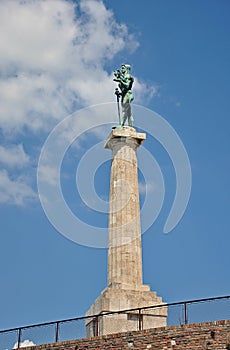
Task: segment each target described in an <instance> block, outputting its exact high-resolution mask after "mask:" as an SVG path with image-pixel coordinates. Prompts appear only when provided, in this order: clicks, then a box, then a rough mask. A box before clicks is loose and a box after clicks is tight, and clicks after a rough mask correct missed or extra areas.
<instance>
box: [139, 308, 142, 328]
mask: <svg viewBox="0 0 230 350" xmlns="http://www.w3.org/2000/svg"><path fill="white" fill-rule="evenodd" d="M138 326H139V331H142V328H143V324H142V314H141V309H139V310H138Z"/></svg>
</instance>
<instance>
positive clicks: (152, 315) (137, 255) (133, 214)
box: [86, 127, 167, 337]
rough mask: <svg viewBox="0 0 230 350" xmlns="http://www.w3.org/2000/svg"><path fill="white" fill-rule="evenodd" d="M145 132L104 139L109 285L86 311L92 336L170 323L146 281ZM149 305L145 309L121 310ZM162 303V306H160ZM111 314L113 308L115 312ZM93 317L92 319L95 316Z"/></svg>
mask: <svg viewBox="0 0 230 350" xmlns="http://www.w3.org/2000/svg"><path fill="white" fill-rule="evenodd" d="M145 138H146V135H145V134H143V133H138V132H136V130H135V129H134V128H131V127H122V128H116V129H113V130H112V132H111V134H110V135H109V137H108V139H107V140H106V142H105V148H109V149H110V150H111V151H112V157H113V159H112V165H111V177H110V213H109V233H108V234H109V240H108V242H109V250H108V286H107V287H106V288H105V289H104V290H103V291H102V292H101V295H100V296H99V297H98V298H97V299H96V300H95V302H94V304H93V305H92V306H91V307H90V309H89V310H88V312H87V313H86V315H87V316H88V318H87V319H86V333H87V336H88V337H92V336H94V335H104V334H110V333H119V332H125V331H133V330H138V329H140V326H141V328H142V329H147V328H154V327H162V326H165V325H166V318H167V306H164V303H162V298H161V297H159V296H157V293H156V292H151V291H150V286H149V285H144V284H143V282H142V247H141V228H140V203H139V192H138V168H137V157H136V151H137V149H138V147H139V146H140V145H141V143H142V142H143V141H144V140H145ZM154 305H157V306H160V307H157V308H153V309H151V308H150V309H145V310H144V312H143V313H141V311H139V310H132V311H128V312H124V313H120V312H119V311H122V310H128V309H129V310H130V309H136V308H144V307H149V306H154ZM161 305H162V307H161ZM116 311H118V313H113V314H108V313H109V312H116ZM91 316H92V317H91Z"/></svg>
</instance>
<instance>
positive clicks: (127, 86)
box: [113, 64, 134, 127]
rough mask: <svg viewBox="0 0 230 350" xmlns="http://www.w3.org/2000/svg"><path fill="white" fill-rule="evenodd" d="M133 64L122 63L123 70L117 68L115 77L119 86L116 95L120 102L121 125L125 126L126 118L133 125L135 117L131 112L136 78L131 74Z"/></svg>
mask: <svg viewBox="0 0 230 350" xmlns="http://www.w3.org/2000/svg"><path fill="white" fill-rule="evenodd" d="M130 70H131V66H130V65H129V64H122V65H121V70H115V71H114V72H113V73H114V76H115V78H114V79H113V80H114V81H116V82H118V83H119V84H118V87H119V89H118V88H116V90H115V95H116V96H117V103H118V115H119V125H120V126H124V124H125V122H126V120H127V119H128V125H129V126H131V127H132V126H133V117H132V112H131V105H130V103H131V102H132V101H133V99H134V97H133V92H132V86H133V82H134V78H133V77H132V76H131V74H130ZM120 97H121V107H122V119H121V118H120V106H119V98H120Z"/></svg>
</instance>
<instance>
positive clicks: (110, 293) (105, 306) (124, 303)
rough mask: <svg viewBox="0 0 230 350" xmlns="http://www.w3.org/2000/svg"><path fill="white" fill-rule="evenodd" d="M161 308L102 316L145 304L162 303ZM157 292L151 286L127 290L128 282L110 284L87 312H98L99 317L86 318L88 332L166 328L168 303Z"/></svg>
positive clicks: (104, 332) (107, 332)
mask: <svg viewBox="0 0 230 350" xmlns="http://www.w3.org/2000/svg"><path fill="white" fill-rule="evenodd" d="M161 304H162V307H159V308H150V309H146V310H141V313H139V310H135V311H130V312H124V313H117V314H116V313H115V314H110V315H103V314H104V313H108V312H113V311H121V310H128V309H134V308H143V307H146V306H154V305H161ZM163 305H165V304H164V303H163V302H162V298H161V297H159V296H157V293H156V292H151V291H150V287H149V286H148V285H142V286H139V288H138V289H136V290H134V289H128V285H121V284H118V283H117V284H116V285H114V286H113V287H107V288H106V289H104V290H103V291H102V293H101V295H100V296H99V297H98V298H97V299H96V301H95V302H94V304H93V305H92V306H91V307H90V309H89V310H88V311H87V313H86V316H91V315H99V317H97V318H90V317H89V318H87V319H86V335H87V337H93V336H96V335H106V334H111V333H120V332H127V331H135V330H139V329H148V328H157V327H165V326H166V321H167V306H163Z"/></svg>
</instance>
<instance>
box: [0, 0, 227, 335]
mask: <svg viewBox="0 0 230 350" xmlns="http://www.w3.org/2000/svg"><path fill="white" fill-rule="evenodd" d="M0 17H1V18H0V26H1V30H0V37H1V40H0V43H1V44H0V46H1V50H0V51H1V55H0V101H1V104H0V105H1V107H0V139H1V147H0V218H1V235H0V239H1V242H0V265H1V298H0V310H1V312H0V328H1V329H5V328H11V327H16V326H22V325H27V324H31V323H40V322H46V321H52V320H58V319H64V318H70V317H75V316H81V315H84V313H85V312H86V311H87V309H88V308H89V306H90V305H91V304H92V303H93V302H94V300H95V299H96V297H98V296H99V294H100V292H101V291H102V290H103V289H104V288H105V286H106V274H107V250H106V249H100V248H93V247H89V246H82V245H79V244H76V243H74V242H73V241H71V240H68V239H67V238H66V237H64V236H63V234H60V233H58V232H57V231H56V230H55V228H54V227H53V226H52V225H51V223H50V221H49V220H48V219H47V217H46V215H45V213H44V211H43V209H42V206H41V204H40V201H39V198H38V190H37V184H36V173H37V166H38V159H39V155H40V152H41V149H42V146H43V144H44V142H45V140H46V138H47V137H48V135H49V133H50V132H51V131H52V130H53V128H54V127H55V126H56V125H57V124H58V123H59V122H61V121H62V120H64V119H65V118H66V117H68V116H69V115H70V114H71V113H74V112H76V111H78V110H80V109H81V108H84V107H89V106H91V105H95V104H101V103H104V104H105V105H104V106H107V107H108V110H109V111H110V110H114V115H112V113H113V112H111V113H110V115H109V116H106V115H104V114H103V113H104V112H103V113H102V114H103V117H100V118H102V120H103V122H104V123H105V124H106V122H108V123H111V122H113V121H114V120H116V118H117V116H116V109H113V108H112V107H111V102H113V101H114V95H113V89H114V84H113V82H112V71H113V70H114V69H116V68H119V66H120V64H121V63H123V62H128V63H130V64H131V66H132V73H133V75H134V77H135V86H134V94H135V103H137V104H138V105H140V106H143V107H146V108H149V109H150V110H152V111H155V112H156V113H158V114H159V115H160V116H161V117H163V118H164V119H165V120H166V121H167V122H168V123H169V124H170V125H171V126H172V127H173V128H174V130H175V131H176V132H177V134H178V135H179V137H180V139H181V141H182V142H183V144H184V146H185V148H186V150H187V153H188V156H189V160H190V164H191V168H192V191H191V196H190V200H189V203H188V206H187V208H186V211H185V214H184V216H183V217H182V219H181V221H180V222H179V224H178V225H177V226H176V227H175V228H174V229H173V230H172V231H171V232H170V233H169V234H164V233H163V227H164V224H165V222H166V219H167V217H168V214H169V211H170V208H171V207H172V202H173V198H174V195H175V188H176V180H175V171H174V168H173V164H172V161H171V159H170V157H169V155H168V153H167V152H166V151H165V149H164V147H162V145H161V144H160V143H159V142H158V141H157V140H156V139H155V138H154V128H153V130H152V133H150V134H149V135H148V138H147V141H146V143H145V148H146V149H147V150H148V151H149V152H151V154H152V155H153V156H154V158H155V159H156V160H157V162H158V164H159V167H160V169H161V171H162V174H163V177H164V182H165V197H164V203H163V207H162V210H161V212H160V214H159V216H158V218H157V219H156V220H155V222H154V223H153V224H152V226H151V227H150V228H149V229H148V230H147V232H145V233H144V235H143V236H142V240H143V274H144V283H146V284H150V285H151V288H152V290H156V291H157V292H158V294H159V295H160V296H162V297H163V299H164V300H165V301H167V302H173V301H180V300H186V299H193V298H205V297H212V296H220V295H227V294H229V290H230V278H229V244H230V238H229V198H230V197H229V170H230V169H229V126H230V121H229V111H230V100H229V91H230V74H229V73H230V65H229V62H230V42H229V37H230V25H229V23H230V3H229V1H228V0H221V1H219V0H202V1H200V0H174V1H170V0H165V1H160V0H158V1H156V0H145V1H142V2H141V1H131V0H126V1H125V2H119V1H109V0H107V1H105V0H104V2H101V1H93V0H91V1H87V0H82V1H76V2H71V1H64V0H56V1H29V0H28V1H24V2H23V3H22V2H21V1H10V2H8V1H1V4H0ZM106 103H108V104H107V105H106ZM107 107H103V108H104V109H103V111H105V108H107ZM81 117H82V118H81ZM84 117H85V115H84V113H83V115H82V114H80V119H79V120H80V122H79V123H80V124H82V125H83V126H82V125H81V127H83V129H84V128H85V129H87V128H90V125H91V122H92V121H91V120H90V119H89V120H88V119H87V117H86V118H84ZM95 117H97V113H96V114H95ZM107 118H108V120H107ZM134 118H135V121H136V125H138V123H139V122H140V119H141V118H144V113H143V116H142V115H140V114H138V115H134ZM98 120H99V119H98ZM94 122H95V123H97V119H96V120H94ZM141 123H144V121H143V120H141ZM148 128H151V125H150V126H149V125H148V127H147V125H146V130H149V129H148ZM110 130H111V124H108V125H107V126H106V125H105V127H104V128H103V131H100V129H99V131H98V130H97V127H95V128H94V129H93V130H90V131H89V132H87V133H86V134H85V135H82V136H79V138H78V140H77V141H76V142H75V144H73V145H71V144H70V147H69V149H68V152H67V153H66V155H65V157H64V159H63V164H62V169H63V172H62V174H61V183H62V190H63V195H64V197H65V200H66V202H67V203H68V206H69V207H70V208H71V210H72V211H73V212H74V214H75V215H76V216H79V217H80V218H81V219H82V220H83V221H84V222H86V224H90V225H92V226H95V227H97V226H102V227H104V228H106V225H107V214H106V213H104V214H103V213H102V214H100V213H97V211H94V210H91V209H89V208H87V206H86V205H84V204H83V203H82V201H81V199H80V197H79V194H78V193H77V189H76V167H77V164H78V162H79V161H80V160H81V159H82V158H84V155H85V153H86V152H87V150H89V149H91V148H92V147H93V146H94V145H95V144H97V143H98V142H101V141H103V139H105V137H106V135H108V134H109V132H110ZM71 136H73V135H68V136H67V137H71ZM98 152H99V151H98ZM101 152H102V154H104V153H105V154H106V155H105V163H104V162H103V161H100V162H101V163H100V164H99V166H98V169H97V171H96V173H95V177H94V181H95V188H96V192H97V193H98V195H99V196H100V197H101V198H102V199H106V198H107V199H108V191H109V161H106V157H107V152H109V151H107V150H103V148H102V150H101ZM103 152H104V153H103ZM100 154H101V153H100ZM45 174H46V176H47V179H48V180H49V181H51V182H52V181H53V179H54V177H55V175H54V174H53V173H52V169H51V168H50V169H46V172H45ZM48 180H47V181H48ZM140 181H141V184H142V185H143V183H144V175H142V174H141V173H140ZM142 187H143V186H142ZM150 189H151V187H147V190H146V191H148V190H149V191H150ZM154 198H155V197H154V191H153V196H152V201H153V206H154ZM144 200H145V191H143V192H141V203H142V204H143V203H144ZM149 215H150V216H151V215H152V213H151V212H149Z"/></svg>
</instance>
